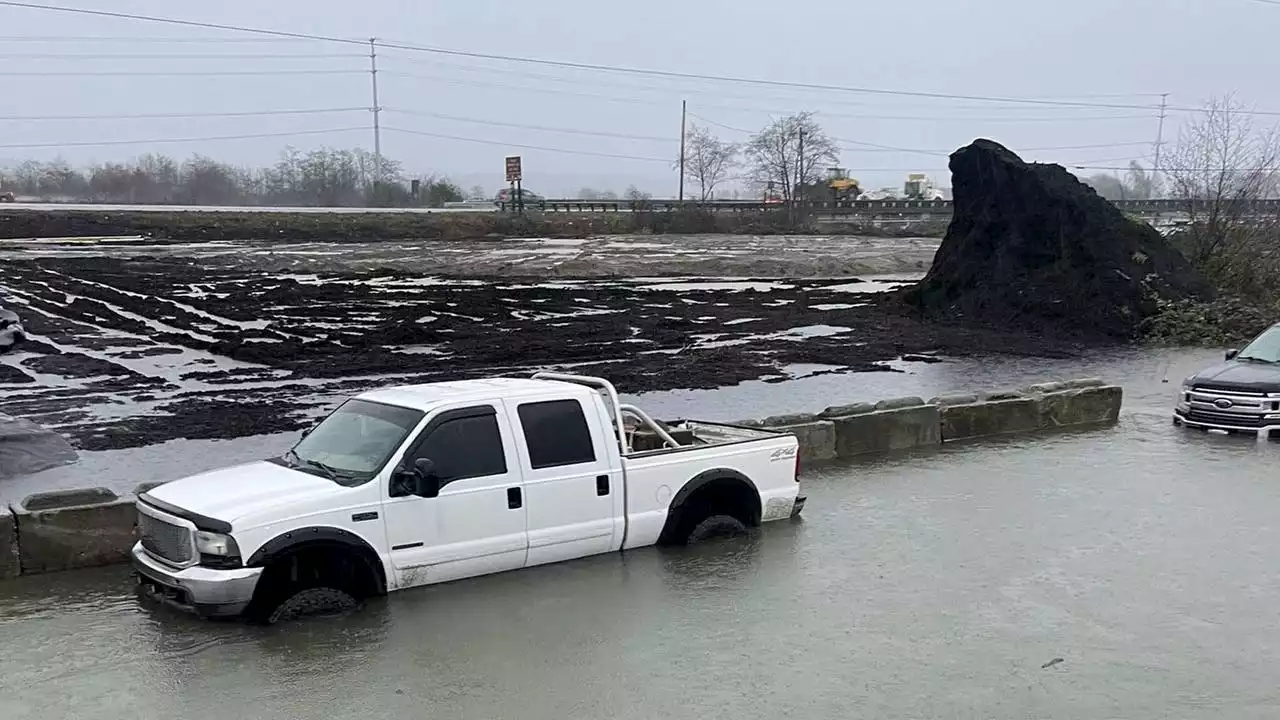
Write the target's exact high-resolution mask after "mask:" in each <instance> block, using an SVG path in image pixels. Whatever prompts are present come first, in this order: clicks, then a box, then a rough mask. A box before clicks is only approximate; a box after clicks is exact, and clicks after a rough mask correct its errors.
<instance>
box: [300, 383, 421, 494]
mask: <svg viewBox="0 0 1280 720" xmlns="http://www.w3.org/2000/svg"><path fill="white" fill-rule="evenodd" d="M421 420H422V413H421V412H420V411H418V410H411V409H409V408H402V407H395V406H393V405H382V404H380V403H373V402H368V401H366V400H348V401H346V402H345V403H343V404H342V405H341V406H340V407H339V408H338V409H337V410H334V411H333V413H332V414H331V415H329V417H327V418H325V419H324V420H322V421H321V422H320V424H319V425H317V426H315V428H314V429H312V430H311V432H310V433H308V434H307V436H306V437H304V438H302V439H301V440H299V441H298V444H297V445H294V446H293V449H292V450H290V451H289V452H288V453H287V454H286V455H285V458H284V459H285V461H286V462H288V463H289V464H290V465H291V466H293V467H296V468H297V469H299V470H306V471H308V472H311V473H313V474H317V475H324V476H327V477H329V478H330V479H332V480H335V481H338V482H343V481H352V480H355V481H361V482H363V481H366V480H369V479H370V478H372V477H373V476H374V475H376V474H377V473H378V471H379V470H381V469H382V466H383V465H385V464H386V463H387V461H388V460H390V459H391V455H392V453H394V452H395V451H396V449H397V448H399V447H400V445H401V444H402V443H404V439H405V438H406V437H408V435H409V433H410V432H412V431H413V429H414V428H415V427H417V425H418V423H419V422H420V421H421Z"/></svg>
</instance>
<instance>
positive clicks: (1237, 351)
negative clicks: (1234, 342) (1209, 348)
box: [1227, 350, 1240, 360]
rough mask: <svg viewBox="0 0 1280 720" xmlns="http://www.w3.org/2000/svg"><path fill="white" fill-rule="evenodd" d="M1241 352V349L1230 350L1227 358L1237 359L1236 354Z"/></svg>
mask: <svg viewBox="0 0 1280 720" xmlns="http://www.w3.org/2000/svg"><path fill="white" fill-rule="evenodd" d="M1239 354H1240V351H1239V350H1228V351H1227V359H1228V360H1235V359H1236V356H1237V355H1239Z"/></svg>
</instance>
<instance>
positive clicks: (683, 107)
mask: <svg viewBox="0 0 1280 720" xmlns="http://www.w3.org/2000/svg"><path fill="white" fill-rule="evenodd" d="M688 115H689V101H688V100H681V101H680V202H682V203H683V202H684V128H685V119H686V118H687V117H688Z"/></svg>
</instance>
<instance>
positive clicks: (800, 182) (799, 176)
mask: <svg viewBox="0 0 1280 720" xmlns="http://www.w3.org/2000/svg"><path fill="white" fill-rule="evenodd" d="M797 154H798V155H799V156H800V157H799V161H798V164H797V166H796V182H795V185H796V186H795V187H794V188H792V189H791V204H792V205H795V204H796V202H797V201H801V202H802V200H801V198H798V197H796V196H797V195H798V194H799V193H800V191H801V188H803V187H804V126H803V125H801V126H800V149H799V152H798V153H797ZM792 218H793V221H794V218H795V214H794V213H792Z"/></svg>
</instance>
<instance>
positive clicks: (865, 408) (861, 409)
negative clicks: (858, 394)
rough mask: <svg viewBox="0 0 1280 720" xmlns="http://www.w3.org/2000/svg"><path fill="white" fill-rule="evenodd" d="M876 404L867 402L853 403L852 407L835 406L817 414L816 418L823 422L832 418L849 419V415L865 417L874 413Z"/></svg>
mask: <svg viewBox="0 0 1280 720" xmlns="http://www.w3.org/2000/svg"><path fill="white" fill-rule="evenodd" d="M875 410H876V404H875V403H869V402H860V403H853V404H852V405H835V406H832V407H829V408H827V409H826V410H823V411H822V412H820V413H818V417H820V418H822V419H824V420H831V419H834V418H841V417H849V416H850V415H866V414H867V413H869V412H875Z"/></svg>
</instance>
